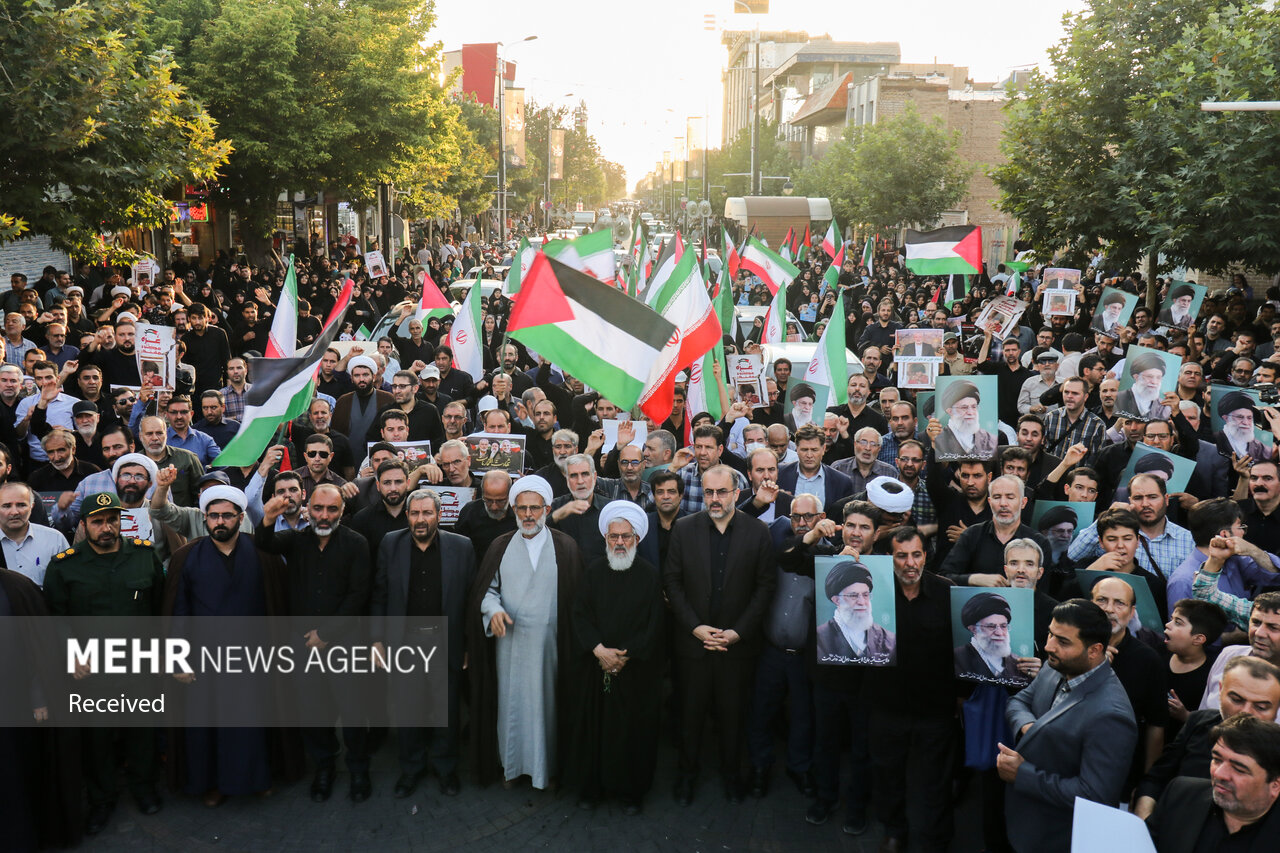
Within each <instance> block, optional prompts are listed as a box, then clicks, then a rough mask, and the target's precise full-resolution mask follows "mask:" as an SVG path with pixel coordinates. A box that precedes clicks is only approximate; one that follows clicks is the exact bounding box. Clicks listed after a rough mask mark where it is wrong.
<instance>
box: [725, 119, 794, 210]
mask: <svg viewBox="0 0 1280 853" xmlns="http://www.w3.org/2000/svg"><path fill="white" fill-rule="evenodd" d="M757 147H758V149H759V156H760V163H761V166H760V174H762V175H788V176H790V175H794V174H795V170H796V163H795V161H794V160H793V159H791V154H790V152H789V151H788V150H787V146H786V143H784V142H782V140H780V139H778V126H777V124H776V123H774V122H771V121H762V122H760V142H759V145H758V146H757ZM750 171H751V128H750V127H745V128H743V129H742V130H741V131H739V133H738V135H737V136H735V137H734V138H733V141H732V142H730V143H729V145H728V146H727V147H725V148H722V149H720V150H718V151H711V152H708V154H707V174H709V175H710V176H711V180H710V182H709V183H712V184H718V185H720V186H723V187H725V192H727V193H728V194H729V195H731V196H743V195H747V194H749V192H750V187H751V180H750V178H748V177H746V174H747V173H749V172H750ZM736 172H741V173H743V176H742V177H737V176H735V177H726V174H728V173H736ZM762 189H763V192H764V195H779V194H781V191H782V185H781V182H780V181H764V182H763V184H762Z"/></svg>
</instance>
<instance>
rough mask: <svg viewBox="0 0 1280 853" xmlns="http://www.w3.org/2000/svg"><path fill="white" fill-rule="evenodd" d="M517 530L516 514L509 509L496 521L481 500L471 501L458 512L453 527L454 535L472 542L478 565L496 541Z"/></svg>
mask: <svg viewBox="0 0 1280 853" xmlns="http://www.w3.org/2000/svg"><path fill="white" fill-rule="evenodd" d="M515 530H516V516H515V513H513V512H512V511H511V510H509V509H508V510H507V511H506V514H505V515H503V517H502V518H501V519H498V520H497V521H495V520H494V519H492V518H490V517H489V513H487V512H485V508H484V501H483V500H480V499H479V498H477V499H476V500H473V501H469V502H468V503H467V504H466V505H465V506H464V507H463V508H462V509H461V510H460V511H459V512H458V520H457V521H456V522H454V525H453V532H454V533H457V534H458V535H459V536H465V537H467V538H468V539H470V540H471V547H472V548H474V549H475V552H476V563H477V564H479V563H480V562H481V561H483V560H484V555H485V553H486V552H487V551H488V550H489V546H490V545H492V544H493V542H494V540H495V539H497V538H498V537H499V536H501V535H503V534H504V533H514V532H515Z"/></svg>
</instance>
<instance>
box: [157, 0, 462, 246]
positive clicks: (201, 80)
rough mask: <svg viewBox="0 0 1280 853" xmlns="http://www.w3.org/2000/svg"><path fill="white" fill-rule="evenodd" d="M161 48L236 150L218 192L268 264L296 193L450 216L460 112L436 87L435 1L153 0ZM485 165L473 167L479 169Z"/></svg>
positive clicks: (459, 164)
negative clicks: (386, 202) (388, 197)
mask: <svg viewBox="0 0 1280 853" xmlns="http://www.w3.org/2000/svg"><path fill="white" fill-rule="evenodd" d="M152 2H153V3H154V4H155V6H154V14H153V16H152V19H151V20H150V21H149V23H148V33H149V36H150V37H151V38H152V39H154V40H155V43H156V44H161V45H165V46H168V47H170V48H172V49H173V50H174V51H175V54H176V55H177V57H178V60H179V63H180V65H181V67H182V75H183V79H184V81H186V82H187V83H189V85H190V87H191V89H192V91H193V92H194V93H195V94H196V95H197V96H198V97H199V98H201V100H203V102H204V103H205V104H206V106H207V107H208V109H209V111H210V112H211V113H212V114H213V115H214V116H215V117H216V118H217V119H218V120H219V128H220V132H221V133H223V134H224V135H225V136H226V137H227V138H229V139H230V140H231V141H232V143H233V144H234V145H235V152H234V153H233V154H232V156H231V159H230V161H229V162H228V163H227V165H226V166H225V167H224V168H223V169H221V170H220V172H219V176H218V183H219V187H220V190H221V197H222V198H223V199H225V200H226V201H227V202H228V203H229V204H230V205H231V206H232V207H233V208H234V209H235V210H236V212H237V214H238V215H239V217H240V222H241V227H242V229H244V237H245V242H246V250H247V251H248V252H249V254H250V255H252V256H254V257H258V258H261V257H262V255H263V254H264V253H265V251H266V248H267V245H268V243H267V238H268V237H269V236H270V234H271V230H272V227H273V226H274V223H275V215H276V199H277V198H278V196H279V195H280V193H282V192H285V191H288V190H307V191H312V190H323V191H325V192H327V193H331V194H333V195H336V196H337V197H339V198H344V199H347V200H349V201H352V202H356V203H360V202H369V201H372V200H373V199H374V198H375V197H376V193H377V190H378V186H379V184H383V183H387V184H394V185H395V188H396V190H397V193H398V197H399V199H400V201H401V202H402V203H403V204H405V206H406V208H407V209H408V211H409V213H410V214H411V215H416V216H428V215H434V214H443V213H448V212H452V210H453V208H454V206H455V204H456V203H457V199H456V198H454V197H452V196H451V195H449V192H448V191H449V189H450V186H451V179H452V178H453V177H454V176H455V175H456V173H457V171H458V170H459V169H460V168H461V167H462V150H461V147H460V144H459V140H460V138H461V137H462V136H463V124H462V121H461V116H460V109H459V107H458V106H457V105H456V104H453V103H451V102H450V101H449V100H448V98H447V97H446V95H445V93H444V91H443V89H442V87H441V86H440V84H439V83H438V82H437V71H438V69H439V65H440V56H439V46H438V45H437V44H434V43H432V42H430V40H429V39H428V34H429V33H430V30H431V27H432V25H433V24H434V21H435V16H434V12H433V7H432V5H431V3H430V2H429V0H152ZM476 165H478V162H477V163H473V164H472V166H473V167H474V166H476Z"/></svg>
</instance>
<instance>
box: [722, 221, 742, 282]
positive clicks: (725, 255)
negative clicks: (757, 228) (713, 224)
mask: <svg viewBox="0 0 1280 853" xmlns="http://www.w3.org/2000/svg"><path fill="white" fill-rule="evenodd" d="M720 255H721V257H720V261H721V263H722V264H723V265H724V268H725V269H728V270H729V281H730V283H732V282H734V281H736V280H737V278H738V267H739V266H741V264H742V258H741V256H739V254H738V248H737V247H736V246H734V245H733V241H732V240H730V239H729V232H728V231H727V230H725V227H724V226H723V225H721V226H720Z"/></svg>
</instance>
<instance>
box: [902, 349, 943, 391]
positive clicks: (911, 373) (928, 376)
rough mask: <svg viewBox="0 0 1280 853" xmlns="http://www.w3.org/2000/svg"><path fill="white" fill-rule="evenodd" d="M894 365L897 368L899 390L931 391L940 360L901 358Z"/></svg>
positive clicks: (935, 380) (935, 381)
mask: <svg viewBox="0 0 1280 853" xmlns="http://www.w3.org/2000/svg"><path fill="white" fill-rule="evenodd" d="M894 363H895V364H896V365H897V366H898V387H899V388H911V389H915V390H920V391H926V390H927V391H931V390H933V386H934V385H935V384H936V383H937V381H938V370H939V369H940V368H939V365H940V364H941V360H940V359H936V358H914V357H903V358H899V359H897V360H896V361H895V362H894Z"/></svg>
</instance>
